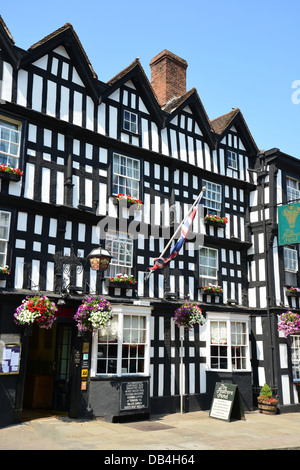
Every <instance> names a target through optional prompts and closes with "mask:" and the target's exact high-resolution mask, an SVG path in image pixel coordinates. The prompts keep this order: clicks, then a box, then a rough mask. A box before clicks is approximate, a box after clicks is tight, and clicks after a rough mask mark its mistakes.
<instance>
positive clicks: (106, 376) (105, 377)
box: [90, 373, 150, 381]
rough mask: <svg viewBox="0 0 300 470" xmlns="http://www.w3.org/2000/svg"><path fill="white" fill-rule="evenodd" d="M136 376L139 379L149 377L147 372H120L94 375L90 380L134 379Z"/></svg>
mask: <svg viewBox="0 0 300 470" xmlns="http://www.w3.org/2000/svg"><path fill="white" fill-rule="evenodd" d="M138 377H140V378H141V379H150V375H149V374H142V373H136V374H122V375H117V374H103V375H100V374H98V375H94V376H93V377H90V380H93V381H101V380H103V381H104V380H119V381H121V380H124V379H125V380H129V379H132V380H136V379H137V378H138Z"/></svg>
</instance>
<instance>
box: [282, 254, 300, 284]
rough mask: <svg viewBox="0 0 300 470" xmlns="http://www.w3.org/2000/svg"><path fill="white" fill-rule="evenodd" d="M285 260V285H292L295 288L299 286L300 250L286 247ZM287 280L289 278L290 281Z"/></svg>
mask: <svg viewBox="0 0 300 470" xmlns="http://www.w3.org/2000/svg"><path fill="white" fill-rule="evenodd" d="M283 260H284V271H285V283H286V284H287V285H291V286H294V287H295V286H296V285H297V273H298V250H297V249H296V248H290V247H287V246H284V247H283ZM287 278H289V280H288V279H287ZM292 278H293V279H292ZM289 281H291V282H289Z"/></svg>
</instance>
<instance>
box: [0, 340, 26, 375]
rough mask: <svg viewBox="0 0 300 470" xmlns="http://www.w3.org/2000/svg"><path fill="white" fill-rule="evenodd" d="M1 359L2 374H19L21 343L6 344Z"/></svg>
mask: <svg viewBox="0 0 300 470" xmlns="http://www.w3.org/2000/svg"><path fill="white" fill-rule="evenodd" d="M0 360H1V362H0V375H6V374H18V373H19V369H20V360H21V344H19V343H13V344H4V346H3V348H2V354H1V355H0Z"/></svg>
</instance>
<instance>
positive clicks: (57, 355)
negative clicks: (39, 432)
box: [23, 319, 74, 412]
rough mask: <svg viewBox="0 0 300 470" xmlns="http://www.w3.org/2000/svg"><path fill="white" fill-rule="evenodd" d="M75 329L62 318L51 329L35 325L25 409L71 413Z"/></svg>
mask: <svg viewBox="0 0 300 470" xmlns="http://www.w3.org/2000/svg"><path fill="white" fill-rule="evenodd" d="M73 330H74V328H73V325H72V323H71V322H68V321H67V320H66V319H63V321H60V319H58V320H57V321H56V322H55V323H54V324H53V326H52V328H51V329H49V330H46V329H42V328H39V327H38V326H37V325H33V328H32V336H30V337H29V342H28V353H27V369H26V377H25V387H24V400H23V410H24V409H26V410H27V411H28V410H44V411H47V410H48V411H49V410H53V411H58V412H67V411H68V410H69V405H70V402H69V389H70V383H69V380H70V379H69V377H70V359H71V351H72V344H73V336H74V331H73Z"/></svg>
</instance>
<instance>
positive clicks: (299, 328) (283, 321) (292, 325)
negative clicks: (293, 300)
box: [277, 311, 300, 338]
mask: <svg viewBox="0 0 300 470" xmlns="http://www.w3.org/2000/svg"><path fill="white" fill-rule="evenodd" d="M277 329H278V331H281V332H282V333H283V335H284V337H285V338H286V337H287V336H288V335H295V334H299V333H300V315H298V313H295V312H291V311H288V312H285V313H282V314H281V315H280V316H279V322H278V324H277Z"/></svg>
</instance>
